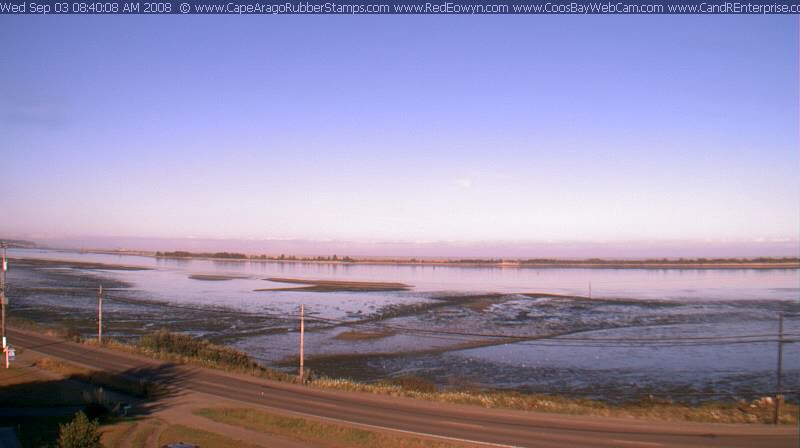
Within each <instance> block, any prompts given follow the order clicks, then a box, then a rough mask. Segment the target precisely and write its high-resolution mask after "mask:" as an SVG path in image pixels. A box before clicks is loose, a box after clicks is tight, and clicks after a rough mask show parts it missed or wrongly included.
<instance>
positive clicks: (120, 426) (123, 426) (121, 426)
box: [100, 421, 136, 448]
mask: <svg viewBox="0 0 800 448" xmlns="http://www.w3.org/2000/svg"><path fill="white" fill-rule="evenodd" d="M134 429H136V422H133V421H127V422H121V423H117V424H114V425H109V426H103V427H101V428H100V432H101V433H102V436H101V437H102V439H101V440H102V442H103V446H104V447H106V448H117V447H119V446H121V445H122V442H123V441H125V440H127V439H129V438H130V437H131V435H132V434H133V430H134Z"/></svg>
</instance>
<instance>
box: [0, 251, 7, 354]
mask: <svg viewBox="0 0 800 448" xmlns="http://www.w3.org/2000/svg"><path fill="white" fill-rule="evenodd" d="M2 246H3V261H2V264H0V314H2V317H1V318H0V319H2V326H3V328H2V333H3V334H2V335H0V336H2V337H3V350H5V348H6V346H7V345H8V343H7V341H6V302H8V299H6V270H7V269H8V260H6V249H7V247H8V245H7V244H6V242H5V241H3V243H2ZM6 367H8V362H6Z"/></svg>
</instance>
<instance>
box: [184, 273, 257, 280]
mask: <svg viewBox="0 0 800 448" xmlns="http://www.w3.org/2000/svg"><path fill="white" fill-rule="evenodd" d="M189 278H190V279H192V280H206V281H225V280H237V279H243V278H247V277H246V276H241V275H217V274H192V275H190V276H189Z"/></svg>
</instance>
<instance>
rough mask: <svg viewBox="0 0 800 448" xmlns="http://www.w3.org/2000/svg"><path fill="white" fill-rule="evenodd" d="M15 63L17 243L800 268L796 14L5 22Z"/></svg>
mask: <svg viewBox="0 0 800 448" xmlns="http://www.w3.org/2000/svg"><path fill="white" fill-rule="evenodd" d="M0 67H2V69H0V235H7V237H21V238H28V239H34V240H42V241H47V240H52V241H73V242H75V241H81V243H80V244H81V245H92V244H93V243H92V239H93V238H94V239H95V241H96V243H95V245H104V246H117V245H124V244H130V242H131V241H132V239H138V241H162V242H163V241H173V242H175V241H179V242H181V241H182V242H183V243H185V242H187V241H189V242H191V241H227V240H230V241H234V240H236V241H240V242H241V241H256V242H257V241H261V242H267V243H269V242H273V243H275V244H278V242H284V243H281V244H284V246H285V242H286V241H290V242H291V241H294V242H298V244H299V242H303V244H305V245H304V246H303V251H307V252H313V251H314V249H313V246H314V244H313V243H314V242H319V243H320V244H322V243H324V244H328V245H330V244H334V245H336V247H340V248H343V250H345V251H346V250H347V248H348V247H353V248H354V249H353V250H354V251H355V252H359V251H362V252H365V253H368V254H374V255H380V253H378V252H382V251H386V250H389V249H388V248H391V251H393V252H395V253H400V252H403V247H404V245H405V246H407V247H417V248H419V247H424V248H425V250H424V251H423V252H424V254H429V255H436V254H442V255H446V254H447V253H448V251H451V252H458V251H456V250H455V249H454V248H455V247H461V248H463V247H464V246H465V245H466V246H468V247H476V248H477V247H480V248H481V249H480V250H478V249H476V250H475V251H476V252H480V254H481V255H488V254H492V253H496V255H498V256H503V255H504V254H507V253H512V252H513V253H514V254H517V255H520V256H522V255H528V256H537V255H543V254H545V253H546V255H547V256H559V255H567V254H569V255H570V256H574V255H576V254H581V253H582V252H581V251H580V250H577V251H576V250H575V247H578V248H580V247H592V248H593V249H592V250H591V251H589V250H587V251H585V253H586V254H587V256H588V254H589V252H591V255H592V256H597V255H608V256H615V255H619V254H621V253H622V252H620V250H619V248H620V247H627V248H630V247H634V248H636V247H639V248H641V250H640V251H639V252H636V251H635V250H634V251H633V252H635V253H636V254H638V255H647V256H659V255H661V254H665V253H669V254H670V255H674V254H679V253H682V252H681V250H683V249H680V248H684V249H686V250H685V252H686V253H689V252H691V253H692V254H695V255H698V254H700V255H701V254H703V253H706V252H703V250H704V249H703V248H708V247H716V248H719V247H723V248H724V251H723V252H725V254H728V255H735V254H737V253H745V252H746V253H747V254H748V255H758V254H764V255H797V254H798V236H799V234H800V197H799V196H800V194H799V193H800V176H798V175H797V173H798V172H800V150H799V149H798V148H800V144H799V142H798V21H797V18H796V17H794V16H775V17H766V16H765V17H762V16H743V17H734V16H663V17H660V16H597V17H591V16H587V17H583V16H580V17H579V16H559V17H552V16H551V17H545V16H527V17H526V16H510V17H497V16H496V17H491V16H269V17H258V16H244V17H233V16H212V17H208V16H188V17H184V16H181V17H178V16H164V17H144V16H70V17H54V16H49V17H25V16H13V17H12V16H2V17H0ZM183 243H181V244H180V245H181V246H182V247H183V246H184V245H185V244H183ZM267 243H264V244H261V246H260V247H259V250H263V251H269V250H270V249H271V246H270V244H267ZM162 245H163V244H162ZM176 245H177V243H176ZM348 245H349V246H348ZM576 245H577V246H576ZM284 246H281V248H284ZM297 247H300V246H297ZM321 247H322V246H321ZM515 247H516V248H519V247H529V248H530V250H528V251H527V252H525V251H522V252H524V253H520V251H519V250H513V248H515ZM542 247H547V250H543V249H542ZM598 247H599V248H600V249H597V248H598ZM603 247H606V248H607V249H606V252H605V253H604V250H603V249H602V248H603ZM285 249H286V250H292V246H291V245H290V246H289V247H287V248H285ZM678 249H680V250H678ZM739 249H740V250H739ZM737 250H738V252H737ZM698 251H699V252H698ZM467 252H469V251H467ZM629 252H630V251H629ZM459 253H461V252H459ZM627 253H628V252H626V254H627ZM708 253H709V254H712V253H716V252H714V250H709V251H708ZM415 254H416V252H415Z"/></svg>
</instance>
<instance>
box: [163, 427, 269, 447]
mask: <svg viewBox="0 0 800 448" xmlns="http://www.w3.org/2000/svg"><path fill="white" fill-rule="evenodd" d="M174 442H186V443H193V444H195V445H199V446H201V447H203V448H230V447H237V448H259V447H258V446H256V445H251V444H248V443H244V442H241V441H238V440H233V439H230V438H228V437H224V436H220V435H218V434H213V433H210V432H206V431H202V430H199V429H195V428H189V427H186V426H181V425H172V426H170V427H168V428H166V429H165V430H164V431H163V432H162V433H161V436H160V437H159V438H158V445H159V446H164V445H167V444H169V443H174Z"/></svg>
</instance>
